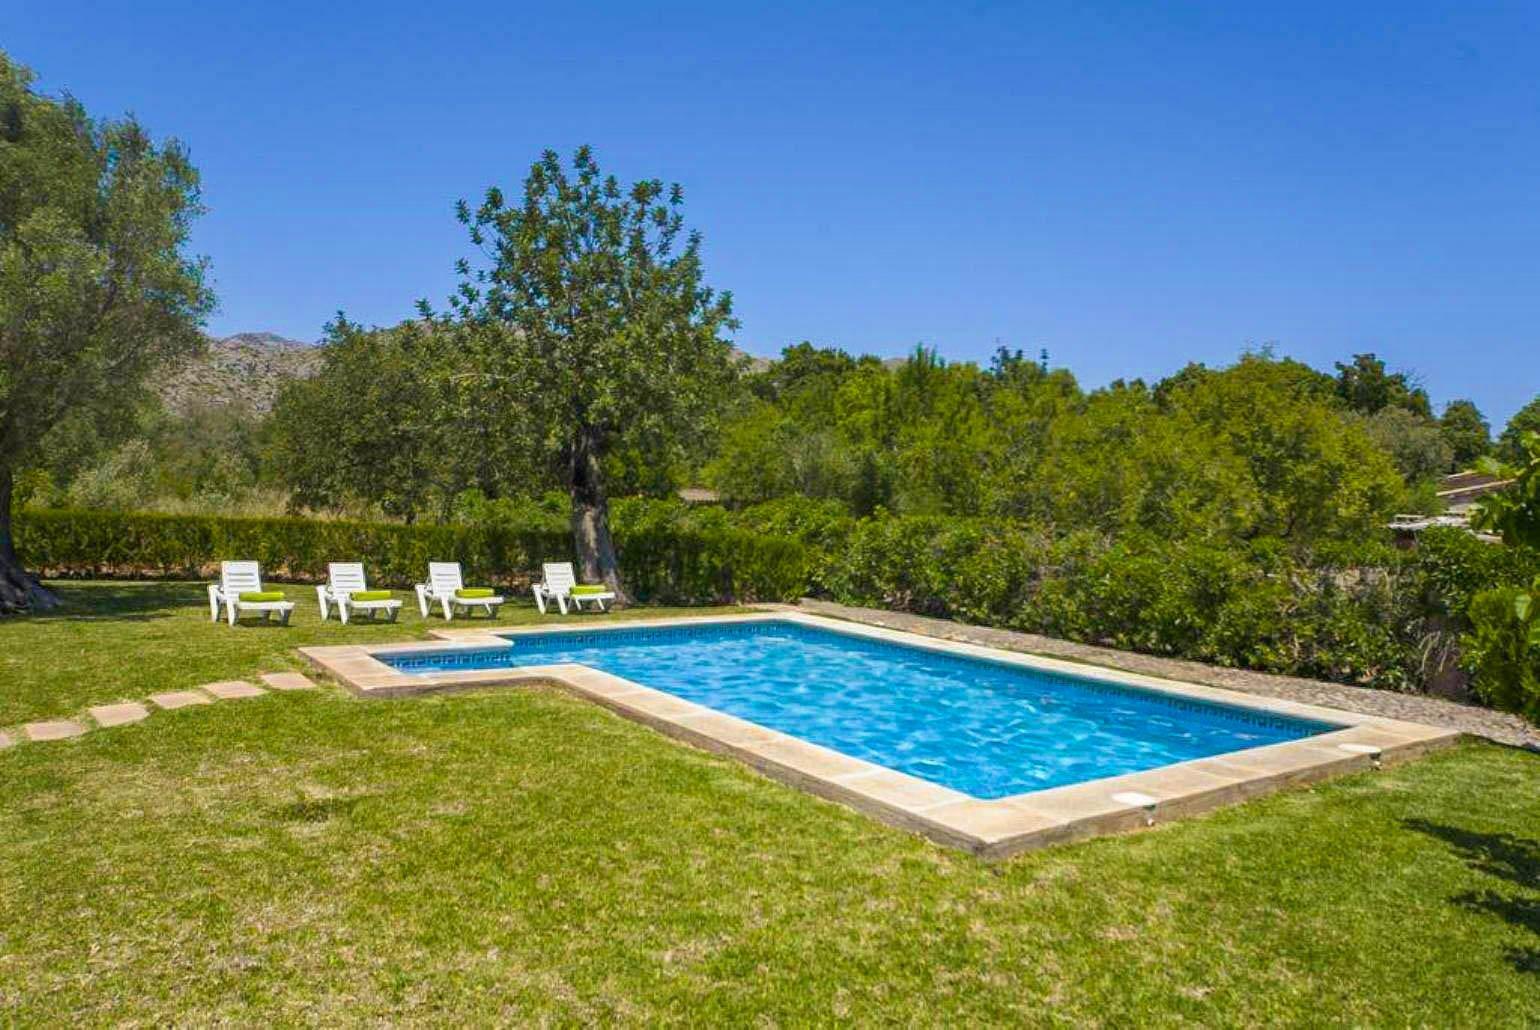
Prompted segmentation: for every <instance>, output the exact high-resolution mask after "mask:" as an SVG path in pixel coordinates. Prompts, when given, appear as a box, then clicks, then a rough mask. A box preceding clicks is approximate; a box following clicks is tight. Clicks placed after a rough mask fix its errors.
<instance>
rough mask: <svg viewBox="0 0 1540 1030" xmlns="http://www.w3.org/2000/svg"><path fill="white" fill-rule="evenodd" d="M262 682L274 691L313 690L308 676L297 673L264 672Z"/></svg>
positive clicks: (313, 687) (313, 685) (312, 684)
mask: <svg viewBox="0 0 1540 1030" xmlns="http://www.w3.org/2000/svg"><path fill="white" fill-rule="evenodd" d="M262 682H263V683H266V684H267V685H268V686H270V687H272V688H273V689H274V690H314V689H315V684H314V683H312V682H311V681H310V678H309V677H308V676H304V675H302V674H300V673H297V672H264V673H263V674H262Z"/></svg>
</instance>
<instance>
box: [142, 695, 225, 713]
mask: <svg viewBox="0 0 1540 1030" xmlns="http://www.w3.org/2000/svg"><path fill="white" fill-rule="evenodd" d="M150 700H151V701H153V702H154V703H155V704H156V705H157V706H159V707H161V708H165V709H167V710H169V709H172V708H186V707H187V706H188V705H211V704H213V703H214V699H213V698H211V697H209V696H208V695H207V694H200V693H198V691H196V690H172V691H168V692H166V693H164V694H151V695H150Z"/></svg>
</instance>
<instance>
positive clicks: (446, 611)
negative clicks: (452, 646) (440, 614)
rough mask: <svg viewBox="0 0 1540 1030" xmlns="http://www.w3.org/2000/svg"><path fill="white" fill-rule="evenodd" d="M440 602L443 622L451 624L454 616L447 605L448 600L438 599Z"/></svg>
mask: <svg viewBox="0 0 1540 1030" xmlns="http://www.w3.org/2000/svg"><path fill="white" fill-rule="evenodd" d="M440 600H441V601H442V602H443V604H444V621H445V622H453V621H454V617H455V615H454V610H453V609H452V608H451V607H450V605H449V598H447V597H443V598H440Z"/></svg>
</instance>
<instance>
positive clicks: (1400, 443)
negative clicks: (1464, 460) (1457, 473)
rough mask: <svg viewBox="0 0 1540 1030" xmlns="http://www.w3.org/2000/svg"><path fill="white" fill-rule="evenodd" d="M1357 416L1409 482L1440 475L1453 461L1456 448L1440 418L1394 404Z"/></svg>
mask: <svg viewBox="0 0 1540 1030" xmlns="http://www.w3.org/2000/svg"><path fill="white" fill-rule="evenodd" d="M1358 419H1359V421H1360V422H1361V424H1362V425H1363V427H1364V431H1365V432H1367V433H1368V434H1369V439H1371V440H1373V441H1374V442H1375V443H1376V444H1378V445H1379V447H1380V449H1381V450H1383V451H1384V452H1385V453H1386V454H1388V455H1390V457H1391V460H1392V461H1394V462H1395V463H1396V469H1397V470H1398V471H1399V472H1400V473H1401V475H1402V476H1403V477H1404V478H1405V479H1406V481H1407V482H1408V483H1417V482H1420V481H1422V480H1427V479H1432V478H1434V477H1436V476H1441V475H1443V474H1444V473H1446V472H1448V471H1449V469H1450V468H1451V467H1452V466H1453V465H1454V448H1452V447H1450V446H1449V441H1448V439H1447V438H1446V437H1445V435H1444V432H1443V430H1442V429H1441V428H1440V427H1439V424H1438V423H1437V422H1432V421H1429V420H1428V419H1425V418H1423V417H1422V416H1421V415H1416V414H1413V413H1412V412H1411V411H1409V410H1407V409H1406V408H1402V407H1397V406H1395V405H1391V406H1388V407H1384V408H1381V409H1380V410H1379V411H1377V412H1375V413H1374V414H1373V415H1369V416H1367V417H1364V416H1358Z"/></svg>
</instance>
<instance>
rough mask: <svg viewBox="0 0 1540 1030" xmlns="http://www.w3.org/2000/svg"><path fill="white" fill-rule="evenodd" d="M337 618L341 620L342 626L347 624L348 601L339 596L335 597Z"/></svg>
mask: <svg viewBox="0 0 1540 1030" xmlns="http://www.w3.org/2000/svg"><path fill="white" fill-rule="evenodd" d="M337 618H339V619H341V620H342V624H343V625H344V626H346V625H347V624H348V603H347V602H346V601H344V600H342V598H340V597H339V598H338V599H337Z"/></svg>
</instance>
